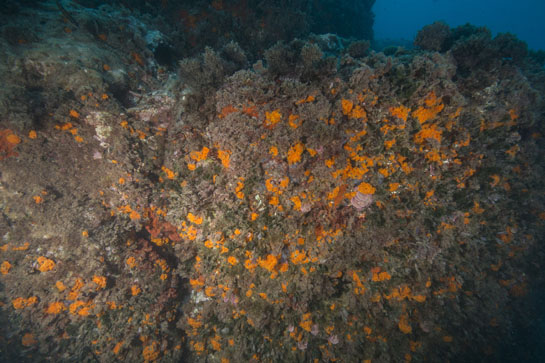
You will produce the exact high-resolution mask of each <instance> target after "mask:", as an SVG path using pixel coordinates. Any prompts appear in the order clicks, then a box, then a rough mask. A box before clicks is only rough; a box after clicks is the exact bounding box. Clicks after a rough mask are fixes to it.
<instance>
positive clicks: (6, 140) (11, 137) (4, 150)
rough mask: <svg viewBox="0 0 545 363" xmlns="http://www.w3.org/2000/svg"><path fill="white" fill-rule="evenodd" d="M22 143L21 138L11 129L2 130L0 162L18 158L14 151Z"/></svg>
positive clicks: (0, 132) (0, 134)
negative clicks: (11, 157)
mask: <svg viewBox="0 0 545 363" xmlns="http://www.w3.org/2000/svg"><path fill="white" fill-rule="evenodd" d="M20 142H21V138H20V137H19V136H17V135H16V134H14V133H13V131H11V130H9V129H5V130H0V160H2V159H5V158H8V157H10V156H17V153H16V152H14V151H13V149H14V148H15V147H16V146H17V145H18V144H19V143H20Z"/></svg>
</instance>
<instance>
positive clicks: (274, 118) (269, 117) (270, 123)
mask: <svg viewBox="0 0 545 363" xmlns="http://www.w3.org/2000/svg"><path fill="white" fill-rule="evenodd" d="M281 120H282V114H281V113H280V110H278V109H276V110H274V111H272V112H266V113H265V127H267V128H273V127H274V126H276V124H277V123H279V122H280V121H281Z"/></svg>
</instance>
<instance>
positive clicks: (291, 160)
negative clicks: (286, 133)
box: [288, 142, 305, 165]
mask: <svg viewBox="0 0 545 363" xmlns="http://www.w3.org/2000/svg"><path fill="white" fill-rule="evenodd" d="M304 150H305V147H304V146H303V143H301V142H298V143H297V144H295V145H293V146H292V147H291V148H290V149H289V151H288V164H290V165H292V164H295V163H297V162H299V161H301V154H302V153H303V151H304Z"/></svg>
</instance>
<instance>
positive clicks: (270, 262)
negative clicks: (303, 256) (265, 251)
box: [257, 254, 278, 272]
mask: <svg viewBox="0 0 545 363" xmlns="http://www.w3.org/2000/svg"><path fill="white" fill-rule="evenodd" d="M257 262H258V264H259V266H261V267H263V268H264V269H266V270H267V271H269V272H273V271H274V268H275V266H276V265H277V264H278V258H277V257H276V256H274V255H270V254H269V255H267V258H266V259H264V260H263V259H261V258H259V259H258V261H257Z"/></svg>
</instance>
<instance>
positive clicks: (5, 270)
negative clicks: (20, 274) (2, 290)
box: [0, 261, 12, 275]
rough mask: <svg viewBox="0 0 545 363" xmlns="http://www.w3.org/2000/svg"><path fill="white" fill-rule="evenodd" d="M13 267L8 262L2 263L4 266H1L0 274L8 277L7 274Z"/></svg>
mask: <svg viewBox="0 0 545 363" xmlns="http://www.w3.org/2000/svg"><path fill="white" fill-rule="evenodd" d="M11 267H12V265H11V263H9V262H8V261H4V262H2V265H1V266H0V273H2V275H6V274H7V273H9V270H10V269H11Z"/></svg>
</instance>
